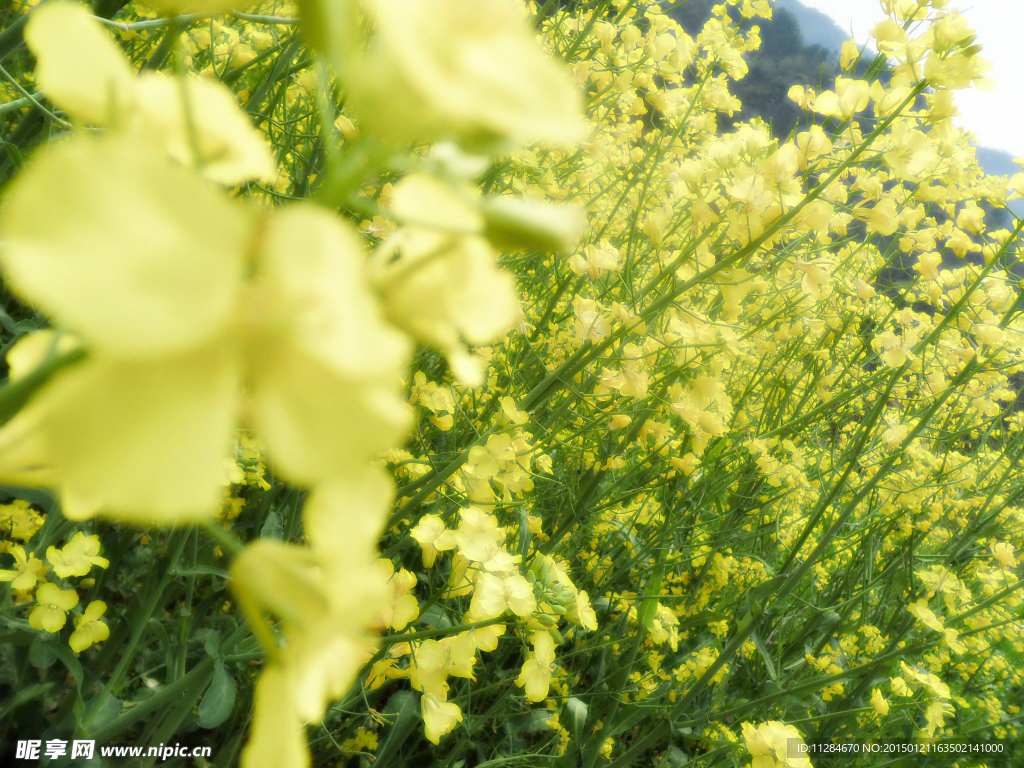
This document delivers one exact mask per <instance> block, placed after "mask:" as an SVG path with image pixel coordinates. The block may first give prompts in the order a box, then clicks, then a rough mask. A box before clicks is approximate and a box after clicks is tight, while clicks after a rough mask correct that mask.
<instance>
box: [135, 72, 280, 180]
mask: <svg viewBox="0 0 1024 768" xmlns="http://www.w3.org/2000/svg"><path fill="white" fill-rule="evenodd" d="M138 99H139V108H140V109H141V110H142V113H143V116H144V119H143V120H142V126H143V129H144V130H145V131H147V132H148V133H149V134H150V135H151V138H152V139H153V140H154V141H155V142H157V143H158V144H159V145H160V146H162V147H164V148H165V150H166V151H167V153H168V154H169V155H170V156H171V157H172V158H174V159H175V160H177V161H178V162H180V163H182V164H183V165H188V166H193V167H197V166H198V167H199V168H200V169H201V172H202V174H203V176H204V177H205V178H207V179H209V180H210V181H215V182H217V183H218V184H225V185H228V186H233V185H235V184H240V183H241V182H243V181H246V180H248V179H263V180H269V179H272V178H274V176H276V173H277V169H276V166H275V163H274V159H273V157H272V156H271V154H270V149H269V148H268V147H267V144H266V142H265V141H264V140H263V137H262V136H261V135H260V133H259V131H257V130H256V129H255V128H254V127H253V125H252V123H251V122H250V121H249V118H248V117H247V116H246V114H245V113H244V112H242V110H241V109H239V107H238V104H237V103H236V102H235V97H234V96H233V95H232V93H231V91H229V90H228V89H227V88H226V87H225V86H224V85H222V84H221V83H219V82H216V81H214V80H207V79H205V78H200V77H191V78H187V79H184V80H182V79H181V78H174V77H168V76H166V75H162V74H158V73H154V72H145V73H143V74H142V75H140V76H139V83H138ZM184 99H187V100H188V101H187V103H186V102H184V101H183V100H184ZM193 132H194V134H193ZM195 149H198V151H199V155H200V160H201V162H199V163H197V162H196V157H195V151H194V150H195Z"/></svg>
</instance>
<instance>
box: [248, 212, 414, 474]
mask: <svg viewBox="0 0 1024 768" xmlns="http://www.w3.org/2000/svg"><path fill="white" fill-rule="evenodd" d="M264 249H265V250H264V254H263V257H264V258H263V269H262V273H261V276H260V279H261V281H262V284H263V285H262V287H261V288H260V290H263V291H265V307H264V312H263V318H264V325H265V326H266V327H268V328H270V330H268V331H264V332H263V333H262V334H261V335H260V337H259V339H255V340H254V347H253V350H252V368H253V374H252V375H253V391H252V400H253V412H254V416H255V419H256V423H257V426H258V430H259V432H260V434H261V435H262V437H263V439H264V440H265V441H266V444H267V448H268V453H269V455H270V458H271V461H273V462H274V463H275V465H276V466H277V467H279V469H280V470H281V472H282V473H283V474H284V475H286V476H287V477H288V478H290V479H291V480H293V481H294V482H299V483H309V484H312V483H314V482H316V481H318V480H320V479H322V478H326V477H335V476H337V475H338V474H339V473H342V472H345V471H348V470H349V469H350V468H351V467H359V466H363V465H364V464H365V463H366V462H367V461H368V460H370V459H372V458H373V457H374V456H376V455H377V454H378V453H379V452H380V451H382V450H384V449H385V448H388V447H390V446H392V445H394V444H395V442H396V441H397V440H398V439H399V438H400V437H401V436H402V435H403V434H404V432H405V430H406V429H407V427H408V425H409V423H410V420H411V413H410V411H409V408H408V406H407V405H406V403H405V401H404V400H403V399H402V397H401V395H400V393H401V376H402V372H403V368H404V365H405V360H406V352H407V344H406V341H405V339H404V338H403V337H402V336H401V335H400V334H398V333H397V332H395V331H393V330H392V329H391V328H389V327H387V326H386V325H384V323H383V322H381V319H380V313H379V310H378V308H377V305H376V301H375V298H374V296H373V294H371V293H370V291H369V289H368V287H367V285H366V279H365V277H364V275H363V270H362V260H361V256H360V253H359V246H358V241H357V240H356V238H355V235H354V234H353V233H352V232H350V231H349V230H348V229H346V228H344V227H343V226H342V225H341V223H340V221H338V220H337V219H336V218H335V217H334V216H332V215H331V214H329V213H328V212H327V211H325V210H323V209H320V208H317V207H315V206H313V205H300V206H293V207H292V208H290V209H287V210H285V211H284V212H282V213H280V214H277V215H276V216H274V217H273V218H272V219H271V221H270V223H269V225H268V231H267V232H266V237H265V240H264Z"/></svg>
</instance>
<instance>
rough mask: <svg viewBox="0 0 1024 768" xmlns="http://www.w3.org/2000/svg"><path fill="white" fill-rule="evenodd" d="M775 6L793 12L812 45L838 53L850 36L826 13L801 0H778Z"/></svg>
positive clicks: (805, 37) (806, 39) (801, 31)
mask: <svg viewBox="0 0 1024 768" xmlns="http://www.w3.org/2000/svg"><path fill="white" fill-rule="evenodd" d="M775 7H776V8H782V9H784V10H787V11H789V12H790V13H791V14H793V16H794V17H795V18H796V21H797V24H798V25H799V26H800V34H801V35H803V39H804V40H805V41H806V42H807V43H808V44H810V45H820V46H821V47H822V48H825V49H826V50H829V51H833V52H835V53H836V54H838V53H839V51H840V49H841V48H842V47H843V43H844V42H846V40H848V39H849V37H850V33H849V32H846V31H844V30H842V29H840V28H839V25H837V24H836V23H835V22H834V21H832V19H830V18H829V17H828V16H826V15H825V14H824V13H822V12H821V11H818V10H815V9H814V8H808V7H807V6H806V5H804V4H803V3H801V2H800V1H799V0H776V1H775ZM861 42H863V41H861Z"/></svg>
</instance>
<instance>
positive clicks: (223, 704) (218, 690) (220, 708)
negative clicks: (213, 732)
mask: <svg viewBox="0 0 1024 768" xmlns="http://www.w3.org/2000/svg"><path fill="white" fill-rule="evenodd" d="M234 706H235V680H234V678H233V677H232V676H231V673H230V672H228V670H227V668H226V667H225V666H224V662H222V661H218V662H217V664H216V665H215V666H214V669H213V680H211V681H210V687H209V688H207V689H206V695H205V696H203V700H202V701H201V702H200V703H199V727H200V728H216V727H217V726H218V725H220V724H221V723H223V722H224V721H225V720H227V719H228V716H229V715H230V714H231V709H232V708H233V707H234Z"/></svg>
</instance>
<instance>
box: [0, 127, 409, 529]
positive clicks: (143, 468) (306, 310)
mask: <svg viewBox="0 0 1024 768" xmlns="http://www.w3.org/2000/svg"><path fill="white" fill-rule="evenodd" d="M5 202H6V205H5V207H4V210H3V215H2V217H0V226H2V229H3V231H4V235H5V243H4V246H5V247H4V249H3V251H2V254H0V261H2V264H3V267H4V271H5V278H6V280H7V283H8V285H10V286H11V287H12V288H13V289H15V290H16V291H17V292H18V293H19V294H20V295H21V296H22V297H24V298H26V299H28V300H29V301H31V302H32V303H33V304H34V305H35V306H37V307H39V308H40V309H42V310H44V311H45V312H47V313H48V314H49V315H50V316H51V318H53V320H54V321H56V322H57V323H59V324H60V325H62V326H64V327H67V328H70V329H71V330H73V331H74V332H75V333H76V334H77V335H78V337H79V338H80V339H81V340H82V343H83V345H84V346H85V348H86V349H87V350H88V358H87V359H86V360H85V361H84V362H81V363H78V364H77V365H75V366H72V367H70V368H68V369H65V370H64V371H62V372H61V373H59V374H58V375H57V376H55V377H54V378H53V379H52V380H51V381H50V382H49V383H48V384H47V385H46V386H45V387H44V388H42V389H41V390H39V391H38V392H37V393H36V395H35V396H34V397H33V399H32V400H30V401H29V403H28V405H27V407H26V408H24V409H23V410H22V411H21V412H20V413H19V414H18V415H17V416H16V417H15V418H14V419H12V420H11V421H10V422H8V423H7V424H6V425H4V427H3V428H2V429H0V447H2V449H3V450H2V459H0V476H3V477H4V478H5V479H7V480H8V481H12V482H21V483H27V484H37V485H50V486H53V487H55V488H57V489H58V490H59V492H60V495H61V501H62V504H63V510H64V513H65V514H66V515H67V516H68V517H70V518H72V519H82V518H86V517H91V516H93V515H95V514H97V513H100V512H103V513H104V514H107V515H110V516H112V517H115V518H118V519H122V520H128V521H135V522H139V523H147V524H149V523H154V522H158V523H159V522H171V521H177V520H183V519H197V518H201V517H203V516H206V515H209V514H212V512H213V511H215V510H216V509H217V508H218V506H219V503H220V498H221V495H222V491H223V488H222V485H223V460H224V457H225V456H226V455H227V453H228V451H229V448H230V446H231V442H232V433H233V431H234V429H235V427H236V425H237V424H238V422H239V420H240V419H241V418H242V416H243V398H242V396H241V395H242V390H241V387H242V385H243V384H244V385H245V386H246V391H247V395H248V396H247V397H246V398H245V399H244V405H245V409H244V415H245V417H246V421H247V422H251V423H252V424H253V425H254V426H255V427H256V429H257V431H258V433H259V435H260V437H261V438H262V440H263V441H264V443H265V444H266V445H267V447H268V452H269V454H270V457H271V460H272V462H273V463H274V465H275V467H276V469H278V470H279V471H280V472H281V473H282V474H283V475H285V476H286V477H288V479H290V480H292V481H293V482H297V483H303V484H310V483H313V482H315V481H316V480H319V479H322V478H325V477H333V476H335V475H337V474H339V473H341V472H343V471H344V470H345V468H346V467H362V466H363V465H364V464H365V463H366V462H367V461H369V460H370V459H371V458H373V457H374V456H375V455H376V454H377V453H378V452H379V451H381V450H383V449H384V448H387V447H388V446H390V445H392V444H393V442H394V441H395V439H396V438H397V437H398V436H399V435H401V434H402V433H403V432H404V430H405V428H406V426H407V424H408V421H409V413H408V408H407V406H406V405H405V403H404V402H403V400H402V399H401V397H400V394H399V392H400V387H401V371H402V367H403V365H404V362H405V356H406V351H407V344H406V341H405V339H404V338H403V337H402V336H401V335H400V334H398V333H397V332H395V331H393V330H392V329H390V328H388V327H387V326H385V325H384V324H383V322H382V321H381V319H380V316H379V310H378V308H377V305H376V300H375V297H374V296H373V294H372V293H371V292H370V290H369V287H368V285H367V281H366V279H365V277H364V275H363V263H362V259H361V256H360V252H359V251H360V248H359V244H358V242H357V240H356V237H355V234H354V233H353V232H351V231H350V230H349V229H347V228H346V227H345V226H344V225H343V224H342V223H341V222H340V220H338V219H337V218H335V217H334V216H333V215H331V214H329V213H328V212H327V211H325V210H323V209H320V208H318V207H316V206H314V205H312V204H300V205H296V206H292V207H290V208H286V209H283V210H281V211H279V212H275V213H274V214H273V215H271V216H267V217H258V216H256V215H254V212H252V211H250V210H249V209H247V208H245V207H243V206H241V205H239V204H237V203H235V202H234V201H232V200H230V199H229V198H227V197H226V196H224V195H222V194H221V193H220V192H219V191H218V190H217V189H216V188H214V187H212V186H210V185H208V184H206V183H204V182H203V181H202V180H200V179H199V178H197V177H196V176H195V175H194V174H192V173H191V172H189V171H187V170H185V169H182V168H180V167H177V166H175V165H173V164H172V163H171V162H170V161H168V160H166V159H164V158H163V157H161V156H159V155H155V154H154V153H153V152H151V151H149V150H148V149H147V147H146V145H145V144H139V143H135V142H132V141H128V140H126V139H125V138H124V137H123V136H117V137H103V138H100V139H94V138H91V137H82V138H78V139H74V140H72V141H69V142H66V143H64V144H62V145H60V146H58V147H56V148H54V149H52V150H51V151H49V152H47V153H45V154H44V155H42V156H40V157H39V158H38V159H37V160H36V161H35V162H34V163H33V164H31V165H30V167H29V168H28V169H27V170H26V171H25V172H23V173H22V175H21V176H20V177H19V178H18V179H17V181H16V182H15V184H14V185H13V186H12V188H11V190H10V192H9V194H8V195H7V198H6V201H5Z"/></svg>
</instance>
